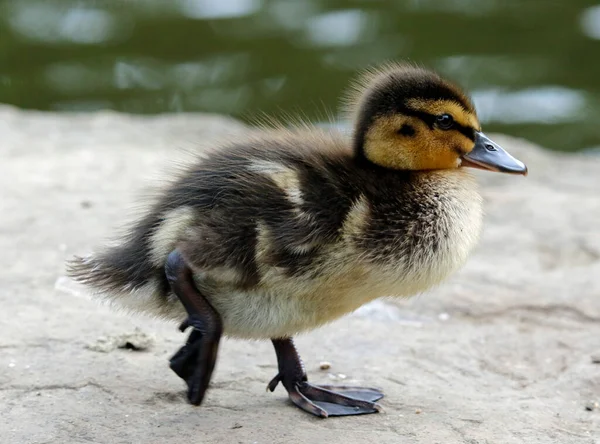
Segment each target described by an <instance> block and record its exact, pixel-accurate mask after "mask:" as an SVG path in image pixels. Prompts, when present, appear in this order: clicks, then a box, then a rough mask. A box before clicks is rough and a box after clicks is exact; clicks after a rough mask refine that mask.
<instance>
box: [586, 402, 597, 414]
mask: <svg viewBox="0 0 600 444" xmlns="http://www.w3.org/2000/svg"><path fill="white" fill-rule="evenodd" d="M599 408H600V404H598V401H590V402H588V403H587V404H586V405H585V409H586V410H587V411H588V412H593V411H594V410H597V409H599Z"/></svg>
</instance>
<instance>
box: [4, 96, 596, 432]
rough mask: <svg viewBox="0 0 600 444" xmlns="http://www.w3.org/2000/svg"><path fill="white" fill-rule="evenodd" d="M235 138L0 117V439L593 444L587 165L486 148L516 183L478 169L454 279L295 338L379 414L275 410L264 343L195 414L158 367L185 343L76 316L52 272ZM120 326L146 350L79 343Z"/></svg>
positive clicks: (586, 160)
mask: <svg viewBox="0 0 600 444" xmlns="http://www.w3.org/2000/svg"><path fill="white" fill-rule="evenodd" d="M243 131H245V129H244V128H243V127H242V126H241V125H240V124H239V123H237V122H235V121H233V120H230V119H227V118H224V117H218V116H208V115H175V116H162V117H161V116H159V117H134V116H128V115H120V114H117V113H96V114H87V115H65V114H62V115H58V114H44V113H36V112H22V111H18V110H15V109H13V108H10V107H0V153H1V155H2V160H1V161H0V187H1V189H2V190H3V191H2V199H1V201H0V208H1V209H2V211H1V214H2V216H1V219H0V250H1V251H3V252H4V254H3V255H2V256H0V270H2V271H1V273H2V276H1V279H0V280H1V282H2V285H1V286H0V303H1V304H2V310H1V311H0V325H2V329H1V330H0V368H1V371H0V418H2V420H1V421H0V436H1V437H2V439H1V441H2V442H3V443H19V444H24V443H54V442H57V443H58V442H61V443H62V442H64V443H83V442H85V443H88V442H98V443H100V442H102V443H109V442H110V443H142V442H143V443H177V444H181V443H191V442H197V443H204V444H208V443H302V442H311V443H318V442H328V443H338V442H339V443H342V442H343V443H345V444H352V443H365V442H377V443H404V442H406V443H431V444H433V443H440V444H441V443H443V444H447V443H469V444H476V443H479V444H483V443H486V444H488V443H489V444H496V443H586V444H591V443H600V411H598V410H597V409H593V410H586V405H587V404H588V403H589V402H596V401H598V400H599V398H600V364H598V362H597V360H596V362H594V359H593V357H594V356H597V355H598V353H600V277H599V276H600V229H599V223H600V174H599V173H598V172H599V171H600V158H598V157H591V156H590V157H585V156H583V155H581V156H578V155H568V156H567V155H557V154H550V153H548V152H545V151H543V150H541V149H540V148H538V147H535V146H532V145H531V144H529V143H527V142H524V141H522V140H517V139H513V138H508V137H501V136H498V137H497V141H498V142H500V143H501V144H504V145H505V147H506V148H507V149H508V150H509V151H511V152H512V153H513V154H515V155H516V156H517V157H519V158H521V159H522V160H523V161H525V162H526V163H527V164H528V166H529V168H530V175H529V176H528V177H527V178H523V177H509V176H505V175H499V174H491V173H478V175H479V176H480V178H481V182H482V185H483V194H484V197H485V200H486V208H487V218H486V224H485V232H484V235H483V238H482V242H481V244H480V246H479V248H478V249H477V251H476V253H475V254H474V255H473V257H472V258H471V259H470V261H469V262H468V264H467V266H466V267H465V268H464V269H463V270H462V271H461V272H460V273H459V274H457V275H456V276H454V277H453V278H452V279H451V280H450V281H448V282H447V283H446V284H444V285H443V286H441V287H440V288H438V289H436V290H434V291H431V292H430V293H428V294H426V295H422V296H420V297H417V298H414V299H411V300H407V301H399V300H389V301H377V302H375V303H374V304H371V305H369V306H367V307H364V308H363V309H361V310H359V311H358V312H357V313H356V314H354V315H352V316H349V317H346V318H344V319H342V320H339V321H337V322H335V323H333V324H331V325H329V326H327V327H324V328H322V329H320V330H318V331H314V332H312V333H309V334H306V335H304V336H301V337H300V338H298V341H297V343H298V347H299V349H300V352H301V354H302V356H303V357H304V360H305V363H306V367H307V370H308V373H309V378H311V379H312V380H313V381H323V380H325V381H330V382H331V381H335V380H342V381H343V383H350V384H352V383H356V384H372V385H375V386H380V387H382V388H383V389H384V391H385V392H386V397H385V398H384V400H382V405H383V406H384V408H385V413H383V414H380V415H369V416H363V417H355V418H333V419H329V420H319V419H316V418H312V417H310V416H308V415H306V414H304V413H303V412H301V411H299V410H297V409H294V408H292V407H289V406H288V403H287V400H286V397H285V393H284V391H283V390H282V389H281V388H279V389H278V390H277V391H276V392H275V393H274V394H267V393H265V386H266V383H267V382H268V381H269V380H270V378H271V377H272V376H273V375H274V374H275V373H276V365H275V356H274V353H273V350H272V348H271V345H270V344H269V343H266V342H262V343H261V342H243V341H233V340H225V342H224V344H223V345H222V347H221V353H220V359H219V362H218V366H217V369H216V373H215V378H214V381H213V384H212V389H211V390H210V391H209V393H208V396H207V398H206V400H205V404H204V405H203V406H202V407H200V408H194V407H192V406H190V405H188V404H186V402H185V399H184V392H183V385H182V382H181V381H180V380H179V379H178V378H177V377H176V376H175V374H174V373H172V372H171V371H170V370H169V368H168V366H167V359H168V358H169V357H170V355H171V354H172V353H173V352H174V351H175V350H176V349H177V348H178V347H179V346H180V345H181V344H182V341H183V340H184V336H183V335H182V334H181V333H179V332H178V331H177V329H176V327H175V326H174V325H171V324H164V323H160V322H157V321H152V320H147V319H144V318H131V317H128V316H125V315H122V314H119V313H115V312H111V311H110V310H109V309H108V308H106V307H103V306H99V305H98V304H97V303H95V302H93V301H90V300H89V299H88V298H87V297H86V296H85V295H83V294H81V293H79V292H78V291H77V290H76V289H73V288H71V287H69V285H68V282H66V281H65V280H64V279H61V276H63V274H64V271H63V269H64V260H65V259H66V258H68V257H70V256H71V255H72V254H74V253H85V252H87V251H88V250H90V249H91V248H92V247H94V246H96V245H97V244H99V243H101V242H102V241H103V240H104V239H105V238H106V237H107V236H111V235H112V234H113V232H114V231H113V230H114V228H115V227H118V226H121V225H122V224H123V223H124V222H126V221H127V220H128V216H130V215H132V214H134V213H132V210H133V209H135V205H134V204H135V202H136V201H139V198H140V196H142V195H143V191H144V190H146V189H147V187H148V186H149V185H150V184H152V183H156V179H157V178H160V174H161V172H163V171H165V168H168V165H169V164H170V163H171V162H172V161H173V160H174V159H178V158H181V150H182V149H183V150H192V149H201V148H197V147H198V146H199V145H205V144H206V143H207V142H210V140H212V139H213V138H214V137H215V136H217V135H223V134H230V135H235V134H241V132H243ZM136 328H139V329H140V332H141V333H140V332H138V333H139V334H143V335H147V337H150V338H153V340H154V342H152V341H150V342H149V344H152V345H151V348H150V349H148V350H145V351H135V350H130V349H126V348H125V349H122V348H114V349H112V350H109V351H108V352H98V351H95V349H94V347H90V346H89V345H90V344H94V343H97V341H101V342H102V340H103V339H102V338H113V337H122V335H127V334H131V333H134V332H136ZM144 337H146V336H144ZM323 361H327V362H328V363H330V368H329V369H326V370H320V369H319V363H321V362H323Z"/></svg>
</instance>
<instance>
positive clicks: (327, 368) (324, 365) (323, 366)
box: [319, 361, 331, 370]
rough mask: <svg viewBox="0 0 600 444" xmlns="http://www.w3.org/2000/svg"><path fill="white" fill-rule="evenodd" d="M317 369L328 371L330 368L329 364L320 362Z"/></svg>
mask: <svg viewBox="0 0 600 444" xmlns="http://www.w3.org/2000/svg"><path fill="white" fill-rule="evenodd" d="M319 368H320V369H321V370H329V369H330V368H331V362H327V361H322V362H321V363H320V364H319Z"/></svg>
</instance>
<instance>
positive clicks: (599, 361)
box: [592, 354, 600, 364]
mask: <svg viewBox="0 0 600 444" xmlns="http://www.w3.org/2000/svg"><path fill="white" fill-rule="evenodd" d="M592 364H600V354H598V355H592Z"/></svg>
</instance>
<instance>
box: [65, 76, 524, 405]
mask: <svg viewBox="0 0 600 444" xmlns="http://www.w3.org/2000/svg"><path fill="white" fill-rule="evenodd" d="M349 108H350V111H351V113H352V119H353V121H354V131H353V134H352V136H351V137H347V136H345V135H342V134H339V133H337V132H333V131H325V130H319V129H316V128H310V127H303V128H297V129H286V130H284V129H279V130H267V129H265V130H264V131H263V133H262V134H261V135H258V136H256V135H254V136H249V137H247V138H246V139H242V140H238V141H236V142H232V143H228V144H225V145H223V146H218V147H216V148H215V149H214V150H212V151H211V152H210V153H209V154H208V155H206V156H205V157H203V158H202V159H198V160H197V161H196V162H194V163H193V164H192V165H189V167H188V168H187V169H186V170H185V171H184V172H183V173H182V174H181V175H180V176H179V177H177V178H175V179H174V180H173V182H172V184H171V185H170V186H169V187H168V188H166V189H165V190H164V191H163V192H162V194H161V196H160V197H159V198H158V199H157V200H156V202H154V204H153V206H152V207H151V208H150V209H149V211H148V212H146V213H145V214H143V215H142V217H141V218H140V219H139V221H138V222H137V223H136V224H134V225H133V226H132V227H131V229H130V231H129V234H128V235H127V236H126V237H125V238H123V239H122V241H121V242H120V244H119V245H118V246H113V247H110V248H105V249H102V250H100V251H99V252H98V253H96V254H93V255H91V256H88V257H83V258H75V259H74V260H73V261H72V262H71V263H70V266H69V273H70V275H71V276H72V277H73V278H74V279H76V280H77V281H79V282H82V283H84V284H87V285H89V286H90V287H91V288H92V289H94V290H95V291H96V292H97V293H99V294H100V295H102V296H103V297H104V298H105V299H107V300H109V301H110V302H112V303H114V304H116V305H118V306H121V307H124V308H125V309H128V310H132V311H139V312H146V313H150V314H153V315H156V316H159V317H162V318H167V319H172V320H176V321H179V322H182V321H183V322H182V323H181V325H180V329H181V331H185V330H186V329H188V328H189V329H190V330H191V331H190V334H189V337H188V340H187V342H186V344H185V345H184V346H183V347H182V348H181V349H180V350H179V351H178V352H177V353H176V354H175V355H174V356H173V357H172V358H171V361H170V366H171V368H172V369H173V371H175V373H176V374H177V375H178V376H179V377H181V378H182V379H183V380H184V381H185V382H186V384H187V387H188V399H189V401H190V402H191V403H192V404H195V405H199V404H200V403H201V402H202V400H203V398H204V395H205V393H206V390H207V387H208V385H209V382H210V379H211V375H212V372H213V369H214V366H215V362H216V358H217V353H218V348H219V341H220V338H221V336H222V335H228V336H230V337H236V338H252V339H271V341H272V343H273V346H274V347H275V353H276V355H277V361H278V367H279V371H278V373H277V375H276V376H275V377H274V378H273V380H272V381H271V382H270V383H269V384H268V389H269V390H271V391H273V390H275V387H277V385H278V384H279V383H281V384H282V385H283V387H284V388H285V390H287V392H288V394H289V398H290V399H291V401H292V402H293V403H294V404H295V405H296V406H298V407H300V408H301V409H303V410H305V411H307V412H309V413H312V414H314V415H316V416H319V417H327V416H343V415H357V414H366V413H375V412H378V411H379V410H380V407H379V405H378V404H377V403H376V401H377V400H378V399H380V398H381V397H382V396H383V394H382V393H381V392H380V391H379V390H377V389H373V388H368V387H332V386H324V385H316V384H312V383H310V382H308V380H307V377H306V373H305V371H304V368H303V365H302V362H301V360H300V357H299V355H298V353H297V351H296V348H295V346H294V343H293V341H292V337H293V336H294V335H295V334H297V333H299V332H302V331H306V330H310V329H314V328H316V327H318V326H320V325H323V324H325V323H327V322H330V321H332V320H334V319H336V318H339V317H340V316H343V315H345V314H347V313H349V312H352V311H353V310H355V309H357V308H358V307H360V306H361V305H363V304H365V303H367V302H370V301H372V300H374V299H377V298H379V297H382V296H390V295H396V296H399V297H408V296H411V295H414V294H417V293H420V292H423V291H425V290H427V289H428V288H430V287H432V286H435V285H437V284H439V283H440V282H442V281H443V280H444V279H445V278H447V277H448V276H449V275H451V274H452V273H454V272H455V271H456V270H458V269H459V268H460V267H461V266H462V265H463V264H464V262H465V261H466V259H467V257H468V255H469V253H470V252H471V250H472V249H473V247H474V246H475V245H476V243H477V240H478V237H479V233H480V230H481V223H482V208H481V198H480V196H479V194H478V191H477V186H476V183H475V180H474V179H473V177H472V176H471V175H470V174H469V172H468V171H467V168H466V167H475V168H480V169H486V170H490V171H496V172H503V173H511V174H523V175H524V174H526V173H527V168H526V167H525V165H524V164H523V163H522V162H520V161H518V160H516V159H515V158H513V157H512V156H510V155H509V154H508V153H507V152H506V151H504V150H503V149H502V148H501V147H500V146H499V145H498V144H496V143H494V142H493V141H491V140H490V139H489V138H488V137H487V136H485V135H484V134H483V133H482V132H481V126H480V123H479V120H478V118H477V114H476V111H475V108H474V106H473V104H472V102H471V101H470V99H469V98H468V96H467V95H466V94H465V93H464V92H463V91H462V90H461V89H460V88H459V87H458V86H456V85H454V84H453V83H450V82H449V81H447V80H444V79H443V78H441V77H440V76H439V75H437V74H435V73H433V72H431V71H428V70H425V69H421V68H417V67H413V66H407V65H391V66H386V67H383V68H382V69H380V70H377V71H373V72H369V73H367V74H366V75H365V76H363V78H362V80H361V81H360V82H358V83H357V84H356V85H355V86H354V88H353V94H352V99H351V100H350V105H349Z"/></svg>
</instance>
